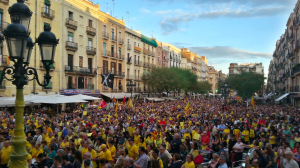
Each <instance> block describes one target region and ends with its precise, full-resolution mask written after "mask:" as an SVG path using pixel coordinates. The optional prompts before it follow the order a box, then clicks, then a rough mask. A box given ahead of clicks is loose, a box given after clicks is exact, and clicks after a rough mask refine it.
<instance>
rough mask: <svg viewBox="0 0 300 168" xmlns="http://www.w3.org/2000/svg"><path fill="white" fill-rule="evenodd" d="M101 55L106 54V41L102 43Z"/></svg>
mask: <svg viewBox="0 0 300 168" xmlns="http://www.w3.org/2000/svg"><path fill="white" fill-rule="evenodd" d="M103 55H106V43H103Z"/></svg>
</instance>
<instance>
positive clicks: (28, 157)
mask: <svg viewBox="0 0 300 168" xmlns="http://www.w3.org/2000/svg"><path fill="white" fill-rule="evenodd" d="M26 159H27V162H29V160H30V159H32V156H31V155H30V154H29V153H28V155H27V158H26Z"/></svg>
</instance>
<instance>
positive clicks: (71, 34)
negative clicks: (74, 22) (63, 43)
mask: <svg viewBox="0 0 300 168" xmlns="http://www.w3.org/2000/svg"><path fill="white" fill-rule="evenodd" d="M68 41H71V42H73V33H72V32H68Z"/></svg>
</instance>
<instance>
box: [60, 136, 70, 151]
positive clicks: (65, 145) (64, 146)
mask: <svg viewBox="0 0 300 168" xmlns="http://www.w3.org/2000/svg"><path fill="white" fill-rule="evenodd" d="M69 145H70V144H69V141H68V137H64V141H63V142H62V143H61V144H60V148H61V149H65V148H66V147H69Z"/></svg>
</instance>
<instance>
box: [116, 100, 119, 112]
mask: <svg viewBox="0 0 300 168" xmlns="http://www.w3.org/2000/svg"><path fill="white" fill-rule="evenodd" d="M118 109H119V102H118V100H117V103H116V111H118Z"/></svg>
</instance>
